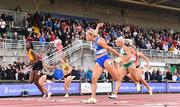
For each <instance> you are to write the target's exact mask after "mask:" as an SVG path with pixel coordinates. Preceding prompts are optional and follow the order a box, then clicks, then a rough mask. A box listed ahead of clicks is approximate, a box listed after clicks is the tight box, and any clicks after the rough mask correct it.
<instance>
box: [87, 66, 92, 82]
mask: <svg viewBox="0 0 180 107" xmlns="http://www.w3.org/2000/svg"><path fill="white" fill-rule="evenodd" d="M86 78H87V80H88V82H91V79H92V70H91V68H90V67H88V70H87V72H86Z"/></svg>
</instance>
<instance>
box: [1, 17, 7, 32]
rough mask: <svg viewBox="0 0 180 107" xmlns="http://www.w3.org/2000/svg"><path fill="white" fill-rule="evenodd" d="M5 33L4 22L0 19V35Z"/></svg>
mask: <svg viewBox="0 0 180 107" xmlns="http://www.w3.org/2000/svg"><path fill="white" fill-rule="evenodd" d="M5 32H6V22H5V21H4V20H3V19H0V34H1V35H2V34H3V33H5Z"/></svg>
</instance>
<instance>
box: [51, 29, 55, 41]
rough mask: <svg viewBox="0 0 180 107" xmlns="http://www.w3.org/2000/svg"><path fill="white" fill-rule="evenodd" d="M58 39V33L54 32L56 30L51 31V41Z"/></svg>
mask: <svg viewBox="0 0 180 107" xmlns="http://www.w3.org/2000/svg"><path fill="white" fill-rule="evenodd" d="M55 40H56V35H55V34H54V32H53V31H52V32H51V37H50V41H52V42H54V41H55Z"/></svg>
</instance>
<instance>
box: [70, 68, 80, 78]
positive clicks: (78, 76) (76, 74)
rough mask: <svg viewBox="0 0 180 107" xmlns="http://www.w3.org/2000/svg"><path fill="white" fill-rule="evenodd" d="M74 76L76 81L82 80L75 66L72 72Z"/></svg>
mask: <svg viewBox="0 0 180 107" xmlns="http://www.w3.org/2000/svg"><path fill="white" fill-rule="evenodd" d="M71 74H72V76H75V78H74V79H75V80H79V79H80V71H79V70H76V69H75V66H73V68H72V72H71Z"/></svg>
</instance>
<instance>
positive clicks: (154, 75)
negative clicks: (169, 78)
mask: <svg viewBox="0 0 180 107" xmlns="http://www.w3.org/2000/svg"><path fill="white" fill-rule="evenodd" d="M151 80H152V81H156V80H157V72H156V70H155V69H154V70H153V71H152V76H151Z"/></svg>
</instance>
